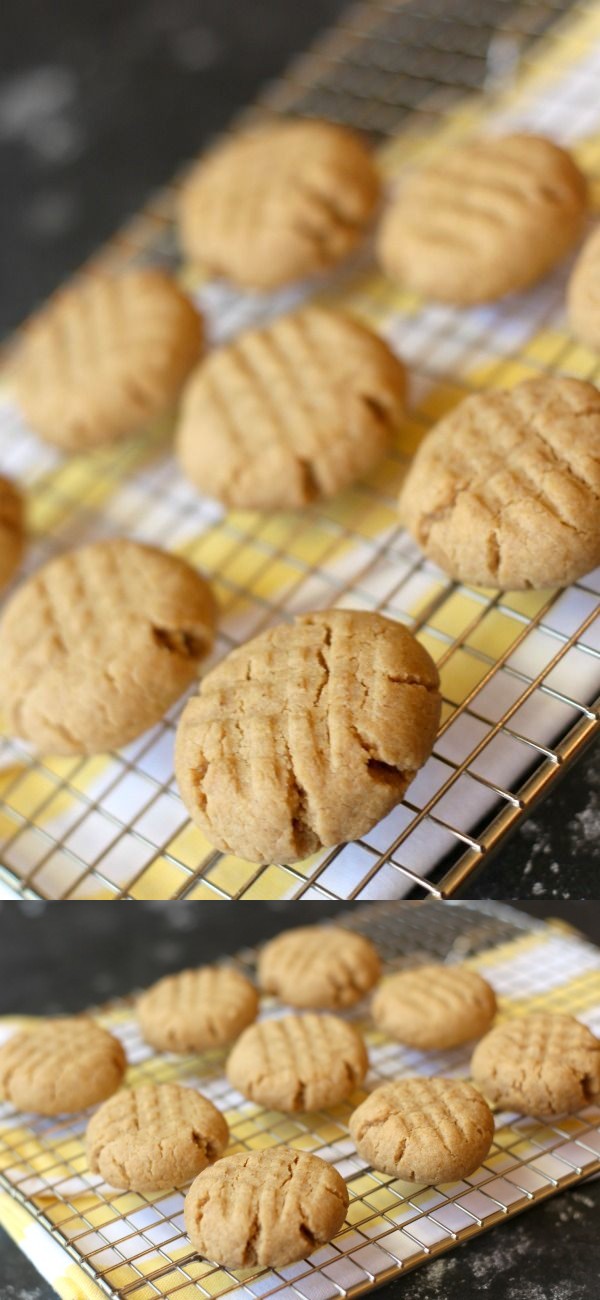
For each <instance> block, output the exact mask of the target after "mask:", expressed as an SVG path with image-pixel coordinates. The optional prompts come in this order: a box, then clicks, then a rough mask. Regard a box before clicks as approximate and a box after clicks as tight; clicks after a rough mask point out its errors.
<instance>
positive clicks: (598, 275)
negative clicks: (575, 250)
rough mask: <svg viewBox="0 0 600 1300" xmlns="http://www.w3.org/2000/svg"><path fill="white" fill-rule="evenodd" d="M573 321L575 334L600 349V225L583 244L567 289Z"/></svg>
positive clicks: (572, 327) (596, 350) (598, 350)
mask: <svg viewBox="0 0 600 1300" xmlns="http://www.w3.org/2000/svg"><path fill="white" fill-rule="evenodd" d="M567 301H568V309H569V324H570V326H571V329H572V330H573V333H574V334H576V335H577V337H578V338H579V339H581V341H582V343H585V344H586V346H587V347H589V348H592V349H593V350H594V351H595V352H600V226H597V227H596V229H595V230H594V232H593V234H591V235H590V237H589V239H588V240H586V243H585V244H584V246H583V249H582V251H581V253H580V254H579V257H578V258H577V261H576V263H575V266H574V268H573V272H572V274H571V278H570V280H569V287H568V290H567Z"/></svg>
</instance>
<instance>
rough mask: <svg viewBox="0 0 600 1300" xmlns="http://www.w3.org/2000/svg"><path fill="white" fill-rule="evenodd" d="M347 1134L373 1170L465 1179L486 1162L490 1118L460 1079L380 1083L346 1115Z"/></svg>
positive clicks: (425, 1178)
mask: <svg viewBox="0 0 600 1300" xmlns="http://www.w3.org/2000/svg"><path fill="white" fill-rule="evenodd" d="M349 1128H350V1134H351V1136H352V1138H353V1140H354V1142H355V1143H356V1149H357V1151H358V1153H359V1155H360V1156H362V1158H363V1160H367V1161H368V1162H369V1164H370V1165H372V1167H373V1169H377V1170H380V1171H381V1172H382V1173H386V1174H394V1175H395V1177H396V1178H405V1179H407V1181H408V1182H413V1183H427V1184H428V1185H429V1184H434V1183H449V1182H452V1181H453V1180H454V1179H455V1178H467V1177H468V1176H469V1174H472V1173H473V1172H474V1170H475V1169H478V1168H479V1165H480V1164H481V1162H482V1160H484V1159H485V1157H486V1155H487V1153H488V1151H489V1149H490V1146H491V1143H492V1138H493V1136H494V1117H493V1115H492V1112H491V1110H490V1108H489V1106H488V1105H487V1104H486V1102H485V1101H484V1100H483V1097H482V1096H481V1095H480V1094H479V1093H478V1092H477V1089H476V1088H473V1087H472V1086H471V1084H470V1083H465V1081H464V1080H463V1079H428V1078H424V1077H423V1076H419V1077H418V1078H414V1079H399V1080H398V1081H397V1082H396V1083H384V1084H383V1085H382V1086H381V1087H380V1088H376V1089H375V1091H374V1092H372V1093H371V1094H370V1096H369V1097H367V1099H366V1101H363V1102H362V1104H361V1105H360V1106H359V1107H358V1109H357V1110H355V1111H354V1113H353V1114H352V1115H351V1116H350V1121H349Z"/></svg>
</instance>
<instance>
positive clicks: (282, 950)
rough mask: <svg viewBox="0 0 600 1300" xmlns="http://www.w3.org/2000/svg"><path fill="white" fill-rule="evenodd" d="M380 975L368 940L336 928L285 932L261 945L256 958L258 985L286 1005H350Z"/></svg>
mask: <svg viewBox="0 0 600 1300" xmlns="http://www.w3.org/2000/svg"><path fill="white" fill-rule="evenodd" d="M380 974H381V962H380V960H379V954H378V952H377V949H376V948H375V947H374V945H373V944H372V943H371V942H370V940H369V939H365V938H364V937H363V935H361V934H355V933H354V932H353V931H352V930H342V929H341V928H338V927H336V926H322V925H302V926H298V928H297V929H296V930H287V931H285V932H284V933H283V934H278V935H277V936H276V938H275V939H271V941H270V943H267V944H265V947H264V948H263V949H262V951H261V954H260V957H259V960H258V980H259V984H260V986H261V988H262V989H264V990H265V992H266V993H275V994H276V995H277V997H279V998H281V999H282V1001H283V1002H289V1004H290V1006H292V1007H317V1008H319V1009H322V1010H330V1011H337V1010H339V1009H340V1008H341V1007H351V1006H353V1005H354V1003H355V1002H359V1001H360V999H361V998H363V997H364V995H365V993H368V991H369V989H372V988H373V985H374V984H376V983H377V980H378V979H379V976H380Z"/></svg>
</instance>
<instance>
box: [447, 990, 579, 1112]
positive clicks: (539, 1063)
mask: <svg viewBox="0 0 600 1300" xmlns="http://www.w3.org/2000/svg"><path fill="white" fill-rule="evenodd" d="M471 1073H472V1075H473V1079H474V1081H475V1083H476V1084H477V1085H478V1087H480V1088H481V1089H482V1091H483V1092H484V1093H485V1095H486V1097H488V1098H489V1100H490V1101H491V1102H493V1103H494V1105H496V1106H497V1107H498V1108H499V1109H500V1110H516V1111H518V1112H519V1113H520V1114H522V1115H539V1116H542V1117H544V1116H551V1115H561V1114H563V1113H564V1112H565V1111H569V1112H570V1111H574V1110H580V1108H581V1107H582V1106H587V1105H588V1104H589V1103H590V1102H592V1101H598V1100H600V1039H598V1038H595V1037H594V1035H593V1034H592V1032H591V1030H590V1029H588V1028H587V1026H586V1025H582V1024H580V1022H579V1021H578V1020H575V1018H574V1017H573V1016H562V1015H553V1014H551V1013H549V1012H545V1011H540V1012H537V1013H536V1014H535V1015H531V1016H519V1017H518V1018H517V1017H515V1019H513V1020H507V1021H506V1022H505V1023H504V1024H502V1025H498V1026H497V1028H496V1029H492V1031H491V1032H490V1033H489V1034H486V1036H485V1038H482V1040H481V1042H480V1043H478V1044H477V1047H476V1048H475V1051H474V1053H473V1059H472V1061H471Z"/></svg>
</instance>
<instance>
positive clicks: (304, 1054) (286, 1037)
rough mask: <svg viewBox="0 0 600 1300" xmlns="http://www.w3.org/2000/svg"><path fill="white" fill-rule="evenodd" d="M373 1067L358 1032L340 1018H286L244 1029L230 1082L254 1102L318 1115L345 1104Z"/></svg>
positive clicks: (232, 1056) (231, 1064)
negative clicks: (315, 1111)
mask: <svg viewBox="0 0 600 1300" xmlns="http://www.w3.org/2000/svg"><path fill="white" fill-rule="evenodd" d="M368 1067H369V1059H368V1056H367V1049H366V1047H365V1045H364V1042H363V1040H362V1038H361V1036H360V1034H359V1032H358V1030H357V1029H355V1028H354V1025H350V1024H349V1023H348V1021H347V1020H340V1019H339V1017H338V1016H325V1015H323V1016H319V1015H313V1014H312V1013H311V1012H307V1014H306V1015H303V1016H282V1018H281V1019H280V1020H262V1021H259V1022H258V1023H257V1024H256V1025H251V1026H250V1028H249V1029H245V1030H244V1033H243V1034H242V1036H241V1038H238V1041H237V1043H236V1044H235V1047H234V1048H233V1050H232V1052H231V1054H230V1056H229V1059H228V1061H227V1078H228V1079H229V1082H230V1083H231V1084H233V1087H234V1088H237V1089H238V1091H239V1092H241V1093H243V1095H244V1097H248V1098H249V1099H250V1101H255V1102H258V1104H259V1105H261V1106H268V1107H272V1108H273V1110H283V1111H290V1112H291V1111H296V1110H302V1111H304V1110H320V1109H322V1107H324V1106H335V1105H336V1103H337V1102H338V1101H343V1100H344V1098H345V1097H348V1096H349V1094H350V1093H351V1092H353V1090H354V1089H355V1088H356V1087H358V1085H359V1083H362V1081H363V1079H364V1077H365V1074H366V1073H367V1070H368Z"/></svg>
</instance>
